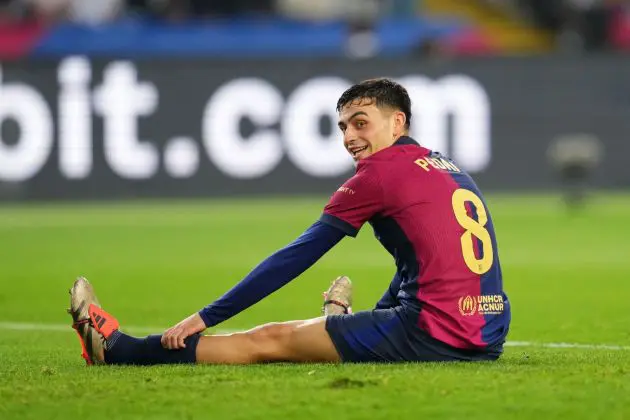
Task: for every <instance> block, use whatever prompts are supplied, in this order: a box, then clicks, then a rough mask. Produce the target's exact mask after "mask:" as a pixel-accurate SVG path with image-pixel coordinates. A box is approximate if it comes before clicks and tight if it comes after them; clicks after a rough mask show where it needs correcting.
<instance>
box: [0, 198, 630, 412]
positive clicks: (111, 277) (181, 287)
mask: <svg viewBox="0 0 630 420" xmlns="http://www.w3.org/2000/svg"><path fill="white" fill-rule="evenodd" d="M325 200H326V199H325V198H299V199H273V200H216V201H213V200H209V201H190V202H136V203H113V204H111V203H83V204H52V205H51V204H46V205H43V204H37V205H30V206H5V207H0V238H2V241H0V267H2V269H1V271H0V276H1V277H0V278H1V281H0V283H1V284H2V287H1V288H0V321H12V322H34V323H55V324H57V323H67V322H68V321H69V318H68V317H67V315H66V314H65V313H64V308H65V307H66V306H67V304H68V295H67V289H68V287H69V286H70V284H71V282H72V279H73V278H74V277H75V276H76V275H78V274H85V275H86V276H87V277H88V278H89V279H91V280H92V281H93V283H94V284H95V285H96V288H97V291H98V293H99V297H100V298H101V301H102V303H103V305H104V306H105V307H106V308H107V309H108V310H111V311H112V312H114V313H115V314H116V315H117V316H118V318H119V319H120V320H121V322H122V323H123V325H125V324H128V325H139V326H142V325H158V326H160V325H161V326H164V327H167V326H169V325H170V324H172V323H174V322H177V321H178V320H179V319H181V318H182V317H183V316H186V315H187V314H189V313H190V312H192V311H195V310H198V309H199V308H200V307H201V306H203V305H205V304H207V303H209V302H211V301H212V300H213V299H214V298H216V297H217V296H219V295H220V294H222V293H223V292H224V291H226V290H227V289H228V288H229V287H231V286H232V285H233V284H234V283H235V282H236V281H238V280H239V279H240V278H242V276H244V275H245V274H246V273H247V272H248V271H249V270H250V269H251V268H252V267H253V266H254V265H255V264H257V263H258V262H259V261H260V260H261V259H263V258H265V257H266V256H267V255H269V254H270V253H272V252H274V251H275V250H277V249H278V248H279V247H281V246H283V245H285V244H286V243H288V242H290V241H291V240H293V239H294V238H295V237H296V236H297V235H298V234H299V233H301V232H302V231H303V230H304V229H305V228H306V227H308V225H309V224H310V223H312V222H313V221H314V220H315V219H316V218H317V217H318V215H319V213H320V211H321V207H322V206H323V204H324V203H325ZM487 201H488V204H489V206H490V210H491V212H492V214H493V217H494V221H495V226H496V229H497V233H498V237H499V246H500V249H499V254H500V257H501V263H502V267H503V271H504V275H505V283H506V289H507V291H508V293H509V295H510V299H511V301H512V305H513V308H514V309H513V314H514V319H513V325H512V330H511V333H510V336H509V339H511V340H515V341H536V342H577V343H591V344H613V345H626V346H627V345H630V329H629V328H628V325H630V313H629V311H628V310H627V308H628V303H627V301H628V296H630V285H629V284H628V281H627V279H628V275H629V274H630V261H629V258H628V256H630V245H629V240H628V238H627V234H626V232H625V229H624V227H625V226H627V217H628V215H629V214H630V196H629V195H623V194H618V195H599V196H596V197H594V200H593V201H592V203H591V204H590V205H589V206H588V207H587V208H586V209H584V211H582V212H580V213H577V214H569V213H567V212H566V211H565V209H564V208H563V207H562V205H561V202H560V201H559V200H558V199H557V198H555V197H553V196H534V195H530V196H504V195H497V196H493V195H491V196H489V197H487ZM342 273H343V274H348V275H350V276H351V277H352V278H353V279H354V281H355V287H356V302H357V303H356V305H355V307H356V308H357V309H368V308H370V307H371V305H373V303H374V302H375V301H376V299H378V297H380V295H381V294H382V292H383V290H384V289H385V288H386V287H387V284H388V282H389V280H390V279H391V276H392V275H393V266H392V262H391V257H389V256H388V255H387V254H386V253H385V251H384V250H382V249H381V248H380V246H379V245H378V243H377V242H376V241H375V239H374V238H373V237H372V234H371V229H370V228H369V227H368V226H366V227H365V228H364V229H363V231H362V233H361V234H360V235H359V237H358V238H357V239H354V240H353V239H344V241H342V243H341V244H340V246H338V247H336V248H335V249H333V250H332V251H331V252H330V253H329V254H328V255H326V256H325V257H324V258H323V259H322V260H321V261H320V263H319V264H317V265H316V266H314V267H313V268H311V269H310V270H308V271H307V272H306V273H304V275H302V276H301V277H300V278H299V279H296V280H295V281H294V282H293V283H291V284H290V285H288V286H287V287H286V288H284V289H282V290H280V291H279V292H277V293H275V294H274V295H272V296H271V297H269V298H268V299H266V300H265V301H263V302H261V303H260V304H259V305H257V306H255V307H253V308H251V309H249V310H247V311H245V312H244V313H243V314H241V315H239V316H237V317H235V318H234V319H232V320H230V321H228V322H226V323H225V324H223V325H221V326H220V327H221V328H227V329H237V328H248V327H251V326H253V325H256V324H259V323H262V322H267V321H275V320H285V319H295V318H304V317H311V316H316V315H318V314H319V305H320V302H321V301H320V296H321V291H322V290H323V289H325V288H326V286H327V284H328V283H329V281H330V280H331V279H332V278H334V277H335V276H337V275H339V274H342ZM156 333H159V331H156ZM0 337H1V339H0V378H1V380H0V418H71V417H78V416H90V418H106V417H115V418H138V417H148V418H243V419H244V418H271V417H277V416H290V417H292V418H309V417H311V418H312V417H315V416H317V417H318V418H322V417H323V418H338V417H340V416H342V417H344V418H357V419H358V418H394V417H398V416H401V417H402V416H414V417H419V416H425V417H427V416H428V417H430V418H454V417H465V418H485V419H487V418H494V417H509V418H531V417H533V416H544V417H554V418H619V419H621V418H628V416H630V399H629V398H630V397H629V395H630V369H629V368H628V366H630V352H628V351H609V350H582V349H543V348H533V347H532V348H520V347H519V348H516V347H513V348H507V349H506V354H505V357H504V358H503V359H502V360H501V361H500V362H499V363H495V364H475V365H468V364H450V365H442V364H425V365H418V364H406V365H396V366H392V365H389V366H377V365H344V366H326V365H304V366H294V365H285V364H279V365H264V366H248V367H225V366H195V367H191V366H165V367H152V368H133V367H126V368H125V367H105V368H95V369H87V368H85V367H84V366H83V364H82V362H81V359H80V358H79V353H80V350H79V347H78V343H77V340H76V338H75V337H73V336H72V333H67V334H66V333H59V332H36V331H34V332H18V331H7V330H3V331H0Z"/></svg>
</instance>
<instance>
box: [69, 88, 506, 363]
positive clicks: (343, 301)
mask: <svg viewBox="0 0 630 420" xmlns="http://www.w3.org/2000/svg"><path fill="white" fill-rule="evenodd" d="M337 111H338V112H339V123H338V125H339V129H340V130H341V132H342V134H343V142H344V146H345V148H346V149H347V150H348V152H349V153H350V155H351V156H352V158H353V159H354V160H355V161H356V163H357V167H356V173H355V174H354V176H352V177H351V178H350V179H349V180H348V181H347V182H346V183H344V184H343V185H342V186H341V187H340V188H339V189H338V190H337V191H336V192H335V193H334V194H333V195H332V197H331V199H330V201H329V202H328V204H327V205H326V207H325V208H324V211H323V213H322V215H321V217H320V218H319V220H318V221H316V222H315V223H314V224H313V225H312V226H311V227H310V228H308V230H306V231H305V232H304V233H303V234H302V235H301V236H300V237H298V238H297V239H296V240H295V241H294V242H292V243H291V244H290V245H288V246H287V247H285V248H283V249H281V250H279V251H278V252H276V253H275V254H273V255H272V256H270V257H269V258H267V259H266V260H264V261H263V262H262V263H260V264H259V265H258V266H257V267H256V268H255V269H254V270H253V271H252V272H250V273H249V274H248V275H247V276H246V277H245V279H243V280H242V281H241V282H240V283H238V284H237V285H236V286H234V287H233V288H232V289H231V290H230V291H228V292H227V293H226V294H225V295H224V296H223V297H221V298H220V299H218V300H217V301H215V302H214V303H212V304H210V305H208V306H206V307H205V308H203V309H202V310H201V311H199V312H197V313H194V314H192V315H191V316H189V317H188V318H186V319H184V320H183V321H181V322H180V323H178V324H177V325H175V326H173V327H172V328H170V329H168V330H167V331H166V332H165V333H164V334H162V335H151V336H148V337H144V338H135V337H131V336H129V335H127V334H124V333H123V332H121V331H120V330H119V324H118V322H117V321H116V319H115V318H114V317H113V316H111V315H110V314H108V313H107V312H105V311H104V310H103V309H102V308H101V307H100V304H99V303H98V301H97V299H96V296H95V294H94V291H93V289H92V286H91V285H90V284H89V283H88V282H87V280H85V279H83V278H79V279H78V280H77V281H76V282H75V284H74V286H73V288H72V289H71V290H70V294H71V308H70V309H69V313H70V314H71V315H72V317H73V321H74V324H73V327H74V328H75V329H76V331H77V333H78V335H79V338H80V340H81V343H82V347H83V357H84V358H85V359H86V361H87V363H88V364H137V365H152V364H164V363H215V364H247V363H261V362H274V361H287V362H408V361H413V362H424V361H478V360H496V359H497V358H499V356H500V355H501V353H502V352H503V343H504V342H505V337H506V335H507V332H508V329H509V324H510V304H509V301H508V299H507V296H506V294H505V293H504V291H503V284H502V283H503V282H502V275H501V266H500V264H499V254H498V248H497V241H496V237H495V233H494V227H493V223H492V219H491V218H490V213H489V212H488V209H487V206H486V203H485V202H484V200H483V198H482V196H481V193H480V192H479V189H478V188H477V186H476V185H475V183H474V181H473V180H472V178H471V177H470V176H469V175H468V174H466V173H465V172H464V171H463V170H461V169H460V168H459V167H458V166H457V164H456V163H454V162H453V161H452V160H450V159H448V158H446V157H444V156H442V155H440V154H439V153H437V152H434V151H431V150H428V149H426V148H424V147H422V146H420V145H419V144H418V143H416V141H414V140H413V139H412V138H410V137H409V136H408V130H409V124H410V121H411V100H410V98H409V95H408V93H407V91H406V90H405V88H404V87H402V86H401V85H399V84H397V83H395V82H393V81H392V80H389V79H373V80H367V81H364V82H361V83H359V84H356V85H354V86H352V87H350V88H349V89H348V90H347V91H346V92H344V93H343V95H342V96H341V97H340V99H339V101H338V103H337ZM365 222H369V223H370V224H371V225H372V228H373V229H374V233H375V236H376V238H377V239H378V240H379V241H380V242H381V244H382V245H383V247H384V248H385V249H386V250H387V251H388V252H389V253H390V254H391V255H392V256H393V258H394V262H395V264H396V274H395V275H394V278H393V280H391V283H390V284H389V287H388V288H387V290H386V291H385V293H384V295H383V297H382V298H381V300H380V301H379V302H378V303H377V304H376V307H375V308H374V309H373V310H371V311H362V312H356V313H349V312H350V311H349V307H350V305H351V283H350V280H349V279H348V278H347V277H339V278H338V279H337V280H336V281H335V282H333V284H332V286H331V288H330V289H329V290H328V292H327V294H326V297H325V302H324V316H321V317H318V318H313V319H309V320H300V321H289V322H281V323H271V324H266V325H262V326H259V327H257V328H254V329H252V330H249V331H244V332H239V333H235V334H219V335H201V334H200V333H201V332H202V331H203V330H205V329H206V328H208V327H212V326H215V325H217V324H219V323H221V322H223V321H225V320H227V319H228V318H230V317H232V316H234V315H236V314H238V313H239V312H241V311H243V310H245V309H246V308H248V307H250V306H251V305H253V304H255V303H256V302H258V301H260V300H261V299H263V298H264V297H266V296H268V295H269V294H271V293H273V292H274V291H276V290H278V289H279V288H280V287H282V286H284V285H285V284H287V283H288V282H290V281H291V280H293V279H294V278H296V277H297V276H299V275H300V274H301V273H303V272H304V271H305V270H306V269H308V268H309V267H311V266H312V265H313V264H315V262H317V260H318V259H319V258H321V257H322V256H323V255H324V254H325V253H326V252H327V251H328V250H330V249H331V248H332V247H333V246H335V245H336V244H337V243H338V242H339V241H341V240H342V239H343V238H344V236H353V237H354V236H356V235H357V233H358V231H359V229H360V228H361V226H362V225H363V224H364V223H365Z"/></svg>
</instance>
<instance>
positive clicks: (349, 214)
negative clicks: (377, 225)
mask: <svg viewBox="0 0 630 420" xmlns="http://www.w3.org/2000/svg"><path fill="white" fill-rule="evenodd" d="M383 208H384V203H383V187H382V185H381V180H380V178H379V176H378V173H376V172H375V171H374V170H369V169H367V168H366V169H365V170H363V171H361V172H358V173H357V174H356V175H354V176H353V177H352V178H350V179H349V180H348V181H346V182H345V183H344V184H343V185H342V186H341V187H339V189H338V190H337V191H336V192H335V193H334V194H333V195H332V197H331V198H330V201H329V202H328V204H327V205H326V207H325V208H324V212H323V214H322V215H321V217H320V219H319V220H320V221H321V222H322V223H326V224H328V225H331V226H334V227H336V228H337V229H340V230H341V231H343V232H344V233H345V234H346V235H348V236H352V237H355V236H357V234H358V233H359V229H361V226H363V224H364V223H365V222H367V221H368V220H370V219H371V218H372V216H374V215H376V214H378V213H380V212H381V211H382V210H383Z"/></svg>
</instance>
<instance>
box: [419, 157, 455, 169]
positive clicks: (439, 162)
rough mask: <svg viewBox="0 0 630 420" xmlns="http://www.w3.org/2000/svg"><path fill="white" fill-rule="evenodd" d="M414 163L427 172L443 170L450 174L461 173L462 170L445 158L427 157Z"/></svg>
mask: <svg viewBox="0 0 630 420" xmlns="http://www.w3.org/2000/svg"><path fill="white" fill-rule="evenodd" d="M414 163H415V164H416V165H418V166H419V167H421V168H422V169H424V170H425V171H427V172H429V171H430V170H431V168H435V169H442V170H445V171H449V172H461V169H459V168H458V167H457V166H456V165H455V164H454V163H453V162H452V161H450V160H447V159H444V158H432V157H428V156H427V157H425V158H421V159H416V160H415V161H414Z"/></svg>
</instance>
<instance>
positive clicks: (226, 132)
mask: <svg viewBox="0 0 630 420" xmlns="http://www.w3.org/2000/svg"><path fill="white" fill-rule="evenodd" d="M629 51H630V1H627V0H466V1H463V0H344V1H338V0H337V1H335V0H318V1H316V2H313V1H305V0H0V60H1V61H0V105H1V106H0V127H1V131H0V200H2V201H16V200H17V201H20V200H30V199H42V200H49V199H53V200H54V199H100V198H132V197H199V196H202V197H209V196H232V195H267V194H282V195H286V194H296V193H299V194H310V193H329V192H330V191H333V190H334V189H335V187H336V186H337V185H338V184H339V183H340V182H342V181H343V180H344V179H345V178H346V177H347V176H349V175H350V174H351V173H352V170H353V165H352V162H351V161H350V159H349V158H348V157H347V156H346V154H345V152H344V150H343V149H342V148H341V144H340V137H339V136H338V134H337V133H336V131H335V129H334V126H335V118H336V115H335V110H334V107H335V103H336V100H337V98H338V96H339V94H340V93H341V92H342V91H343V90H344V89H345V88H346V87H348V86H349V85H350V84H351V83H354V82H357V81H359V80H362V79H365V78H370V77H378V76H389V77H394V78H396V79H397V80H399V81H401V82H403V83H404V84H405V86H407V88H408V89H409V91H410V93H411V95H412V99H413V101H414V124H413V126H412V135H414V136H415V137H417V138H418V139H419V140H420V141H421V142H422V143H423V144H425V145H427V146H429V147H432V148H435V149H438V150H441V151H442V152H443V153H446V154H448V155H450V156H451V157H453V158H454V159H455V160H457V161H458V162H459V163H460V164H461V165H462V166H463V167H464V168H466V169H467V170H469V171H470V172H471V173H473V174H474V175H475V177H476V178H477V179H478V181H479V183H480V184H482V187H484V188H487V189H489V190H508V191H514V190H536V191H538V190H548V189H551V188H557V187H559V186H564V187H566V188H565V191H570V193H569V194H570V195H572V197H571V198H570V199H571V200H575V201H576V202H579V200H580V198H579V197H580V194H581V191H582V189H583V187H584V186H585V185H587V184H588V185H593V186H594V187H597V188H612V189H620V188H621V189H626V188H627V187H628V186H630V169H629V168H630V165H627V164H626V156H628V153H629V152H630V146H628V144H630V143H629V142H628V141H627V139H628V135H629V134H630V122H629V121H630V64H629V60H628V55H627V53H628V52H629Z"/></svg>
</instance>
